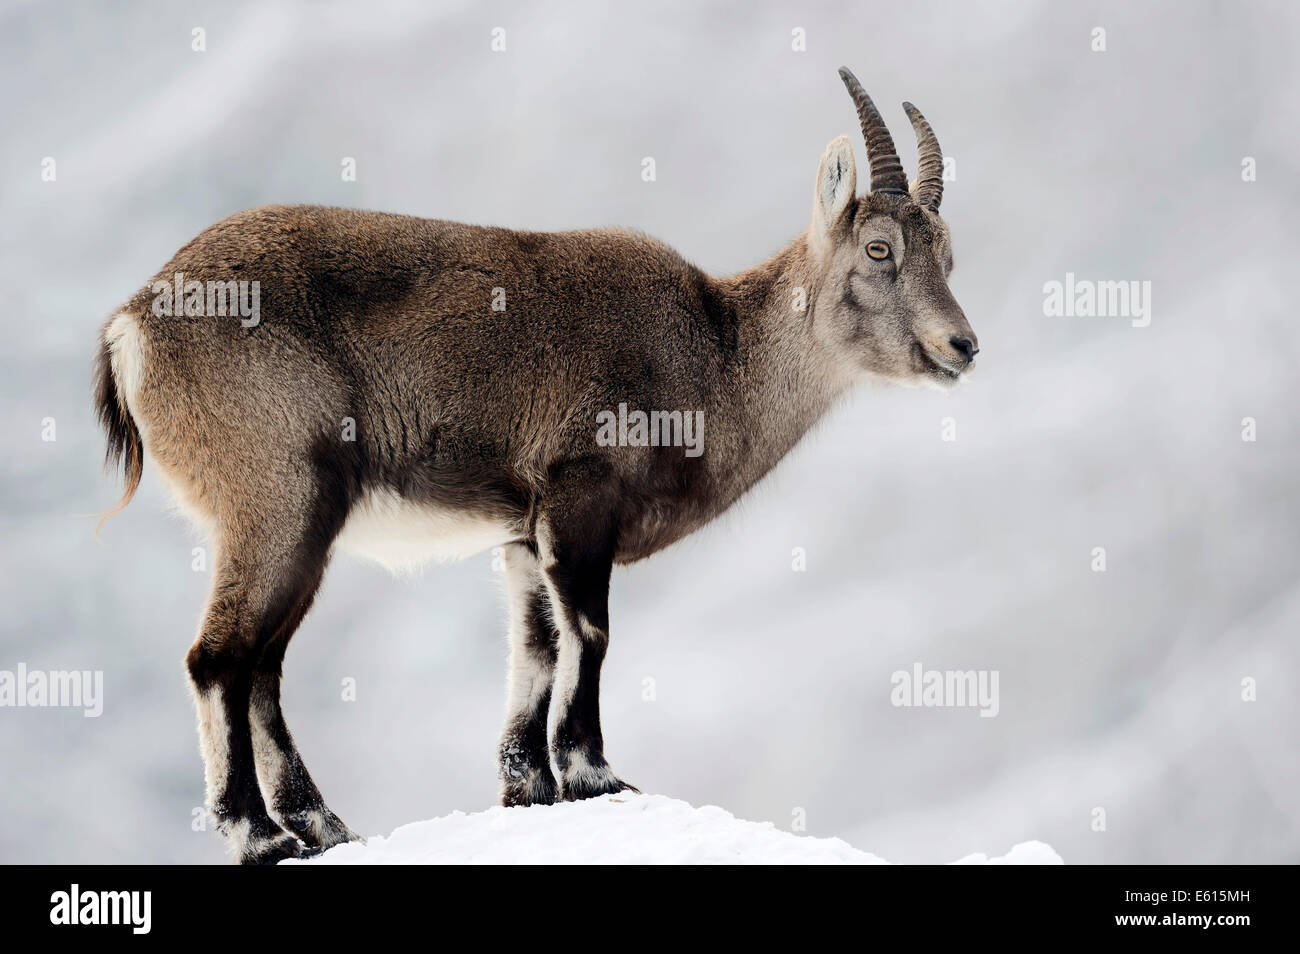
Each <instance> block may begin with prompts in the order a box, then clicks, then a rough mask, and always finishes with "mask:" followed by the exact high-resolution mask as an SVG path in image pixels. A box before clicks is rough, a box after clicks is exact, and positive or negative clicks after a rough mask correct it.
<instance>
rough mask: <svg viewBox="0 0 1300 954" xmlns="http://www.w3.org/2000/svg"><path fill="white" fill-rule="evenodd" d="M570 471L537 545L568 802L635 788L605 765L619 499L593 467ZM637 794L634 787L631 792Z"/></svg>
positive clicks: (555, 732)
mask: <svg viewBox="0 0 1300 954" xmlns="http://www.w3.org/2000/svg"><path fill="white" fill-rule="evenodd" d="M591 470H592V472H588V468H586V467H581V468H570V469H569V470H568V471H567V472H566V474H565V475H564V478H563V479H562V480H558V481H554V482H552V484H551V486H550V487H548V493H547V498H546V503H545V504H544V511H543V513H542V515H541V517H540V519H539V520H538V527H537V548H538V557H539V559H540V561H541V565H542V575H543V578H544V580H545V585H546V593H547V597H548V598H549V601H550V605H551V615H552V617H553V619H554V622H555V628H556V633H557V637H558V638H557V646H556V660H555V678H554V681H553V682H552V687H551V711H550V716H549V719H548V721H547V730H548V731H547V737H548V738H549V740H550V750H551V760H552V762H553V764H554V766H555V772H556V779H557V781H558V782H559V795H560V797H561V798H563V799H565V800H567V801H573V800H576V799H580V798H591V797H593V796H596V795H603V794H606V793H608V792H618V791H623V790H626V789H632V786H630V785H628V784H626V783H625V782H623V781H621V780H620V779H619V778H618V777H617V776H616V775H615V774H614V772H613V771H612V770H611V769H610V767H609V764H608V763H607V762H606V761H605V751H604V741H603V739H602V737H601V732H600V666H601V663H602V662H604V659H605V649H606V647H607V646H608V644H609V608H608V599H609V575H610V570H611V569H612V567H613V564H614V551H615V547H616V545H617V540H618V520H617V516H616V510H615V509H614V508H615V505H616V500H614V499H607V497H608V495H609V493H610V491H611V490H612V488H611V486H610V482H609V480H608V479H607V478H606V477H605V475H604V474H603V473H599V472H595V468H592V469H591ZM633 791H635V789H633Z"/></svg>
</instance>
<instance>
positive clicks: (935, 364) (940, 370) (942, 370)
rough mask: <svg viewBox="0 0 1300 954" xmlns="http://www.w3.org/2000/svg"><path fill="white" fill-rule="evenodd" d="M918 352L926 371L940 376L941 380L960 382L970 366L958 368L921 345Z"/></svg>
mask: <svg viewBox="0 0 1300 954" xmlns="http://www.w3.org/2000/svg"><path fill="white" fill-rule="evenodd" d="M916 350H917V353H918V356H919V357H920V359H921V363H922V366H923V367H924V370H926V371H929V372H930V373H932V374H935V375H938V376H939V377H940V378H943V379H945V380H949V381H956V380H958V379H959V378H960V377H961V374H962V372H963V371H965V370H966V368H967V367H969V365H961V366H958V365H957V364H954V363H953V362H951V361H949V360H948V359H947V358H945V357H943V356H942V355H937V354H935V353H934V352H932V351H931V350H930V349H929V348H926V347H925V346H923V345H921V344H917V346H916Z"/></svg>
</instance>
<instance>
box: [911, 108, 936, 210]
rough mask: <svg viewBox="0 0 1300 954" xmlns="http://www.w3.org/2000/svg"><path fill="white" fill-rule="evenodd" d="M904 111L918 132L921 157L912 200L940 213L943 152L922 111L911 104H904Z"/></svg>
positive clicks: (918, 147)
mask: <svg viewBox="0 0 1300 954" xmlns="http://www.w3.org/2000/svg"><path fill="white" fill-rule="evenodd" d="M903 109H905V110H906V111H907V118H908V119H910V120H911V121H912V128H913V129H915V130H916V151H917V153H918V155H919V156H920V158H919V160H918V163H917V171H916V187H915V188H913V189H912V198H914V199H916V201H917V202H919V203H921V205H923V206H925V207H926V208H927V209H929V210H930V211H931V212H938V211H939V203H940V202H942V201H943V150H942V149H940V148H939V140H938V139H936V138H935V136H934V130H933V129H931V128H930V124H929V123H928V122H926V121H925V117H924V116H922V115H921V111H920V110H919V109H917V108H916V107H915V106H913V105H912V104H911V103H904V104H903Z"/></svg>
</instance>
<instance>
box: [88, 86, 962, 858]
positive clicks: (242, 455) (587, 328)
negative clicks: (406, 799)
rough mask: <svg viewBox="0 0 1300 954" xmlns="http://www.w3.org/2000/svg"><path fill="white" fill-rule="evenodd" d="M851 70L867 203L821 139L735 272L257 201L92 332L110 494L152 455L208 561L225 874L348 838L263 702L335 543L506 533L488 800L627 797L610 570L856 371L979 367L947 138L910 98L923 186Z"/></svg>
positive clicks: (411, 550) (843, 145)
mask: <svg viewBox="0 0 1300 954" xmlns="http://www.w3.org/2000/svg"><path fill="white" fill-rule="evenodd" d="M840 72H841V76H842V77H843V79H844V82H845V84H846V85H847V86H848V88H849V92H850V93H851V94H852V96H853V99H854V102H855V104H856V106H857V111H858V116H859V119H860V121H861V124H862V129H863V133H864V135H865V137H866V142H867V154H868V158H869V161H870V165H871V189H870V193H869V194H867V195H864V196H861V197H859V196H858V195H857V189H856V182H857V173H856V167H855V163H854V159H853V149H852V146H851V145H850V143H849V140H848V139H847V138H846V137H840V138H838V139H836V140H834V141H833V142H831V144H830V145H829V146H828V147H827V149H826V152H825V155H823V157H822V160H821V165H820V168H819V169H818V173H817V181H816V189H815V192H814V202H813V214H812V222H811V225H810V226H809V228H808V229H807V230H806V231H805V232H804V234H802V235H800V236H799V237H798V238H796V239H795V240H794V241H793V242H792V243H791V244H790V245H789V246H788V247H786V248H785V249H784V250H782V251H781V252H779V253H778V254H777V255H775V256H774V257H773V258H771V259H770V260H768V261H767V262H764V263H763V264H761V265H759V266H757V267H755V268H753V269H750V270H748V271H745V272H742V273H741V274H739V275H736V276H733V277H731V278H724V279H718V278H712V277H710V276H708V275H706V274H705V273H703V272H702V271H700V270H699V269H698V268H696V267H695V266H694V265H691V264H690V263H688V262H686V261H684V260H683V259H682V258H681V256H679V255H678V254H676V253H675V252H673V251H672V250H671V249H670V248H668V247H666V246H664V245H662V244H660V243H658V242H656V241H653V240H652V239H649V238H647V237H645V236H642V235H639V234H636V233H633V232H625V231H618V230H595V231H582V232H563V233H535V232H517V231H511V230H507V229H499V228H479V227H473V226H468V225H460V224H456V223H452V222H442V221H431V220H425V219H418V218H411V217H407V216H400V215H385V214H379V213H373V212H357V211H348V210H342V209H327V208H317V207H285V206H270V207H266V208H261V209H255V210H253V211H249V212H242V213H239V214H237V215H234V216H231V217H230V218H228V219H226V220H225V221H223V222H220V223H218V224H217V225H214V226H212V227H211V228H209V229H208V230H207V231H205V232H203V233H202V234H201V235H199V236H198V237H197V238H196V239H194V240H193V241H192V242H190V243H189V244H188V245H186V246H185V247H184V248H182V249H181V250H180V251H179V252H177V253H176V255H175V257H174V258H173V259H172V260H171V262H169V263H168V264H167V265H166V266H165V267H164V268H163V269H162V271H161V272H160V273H159V274H158V276H157V277H156V279H155V280H154V282H152V283H150V285H149V286H147V287H146V288H144V289H142V290H141V291H140V292H139V293H138V294H137V295H136V296H135V297H134V298H132V299H131V301H130V302H128V303H127V304H126V306H125V307H123V308H122V309H121V310H120V312H119V313H118V314H116V315H115V316H114V317H113V318H111V319H110V320H109V322H108V323H107V325H106V326H105V328H104V330H103V335H102V339H101V349H100V354H99V359H98V380H97V384H96V404H97V408H98V411H99V414H100V417H101V420H102V422H103V423H104V425H105V428H106V429H107V431H108V438H109V456H110V460H115V461H120V462H121V463H122V464H123V465H124V468H125V472H126V482H127V489H126V495H125V497H124V499H123V501H122V504H120V505H119V508H120V507H121V506H124V505H125V503H126V502H127V500H129V499H130V496H131V494H132V493H133V492H134V490H135V488H136V486H137V485H138V483H139V480H140V474H141V470H142V466H143V459H144V453H145V452H146V451H147V452H148V454H149V455H150V457H151V458H152V460H153V462H154V465H155V466H156V468H157V470H158V472H159V474H161V475H162V477H163V478H164V481H165V482H166V484H167V485H168V487H169V488H170V489H171V491H172V492H173V494H174V496H175V498H176V500H177V502H178V504H179V505H180V506H181V508H182V509H183V510H184V511H185V512H186V513H187V514H189V515H190V516H192V518H193V519H194V520H195V521H196V522H197V523H198V524H199V526H200V527H201V528H202V529H203V530H204V531H205V532H206V533H207V534H208V535H209V536H210V539H211V542H212V545H213V548H214V551H215V556H214V566H213V587H212V595H211V598H210V600H209V603H208V606H207V609H206V611H205V613H204V615H203V619H202V623H201V626H200V630H199V635H198V639H197V640H196V641H195V643H194V645H193V647H192V648H191V649H190V651H189V655H188V657H187V664H188V667H189V674H190V678H191V681H192V683H193V689H194V694H195V699H196V703H197V707H198V714H199V736H200V742H201V748H202V752H203V758H204V765H205V769H206V777H207V799H208V808H209V809H210V811H211V812H212V813H213V815H214V816H215V818H216V819H217V822H218V826H219V828H220V829H221V831H223V832H224V833H225V834H226V836H227V837H228V838H229V839H230V841H231V844H232V846H233V848H234V851H235V854H236V856H237V858H238V859H239V860H241V861H244V862H274V861H278V860H280V859H283V858H286V857H292V856H297V855H301V854H304V853H307V852H311V851H317V850H322V849H325V848H328V847H330V846H332V845H335V844H337V843H339V842H342V841H346V840H351V839H354V838H355V837H356V836H355V835H354V834H353V833H352V832H351V831H350V830H349V829H348V827H347V826H346V825H344V824H343V822H342V821H340V820H339V818H338V816H337V815H335V814H334V813H333V812H331V811H330V810H329V809H328V808H326V806H325V803H324V801H323V800H322V798H321V795H320V792H319V791H318V790H317V788H316V785H315V784H314V783H313V782H312V779H311V776H310V775H309V774H308V772H307V769H306V767H305V765H304V764H303V761H302V758H301V757H300V756H299V754H298V751H297V749H296V748H295V746H294V743H293V740H292V737H291V736H290V734H289V730H288V728H287V727H286V725H285V721H284V717H283V714H282V712H281V708H280V670H281V662H282V660H283V657H284V652H285V648H286V646H287V645H288V642H289V639H290V638H291V637H292V636H293V633H294V631H295V629H297V627H298V624H299V623H300V622H301V620H302V618H303V616H304V614H305V613H306V612H307V609H308V607H309V605H310V604H311V601H312V598H313V596H314V593H315V591H316V588H317V586H318V584H319V582H320V580H321V577H322V574H323V573H324V571H325V566H326V564H327V562H328V561H329V558H330V555H331V553H332V552H333V550H334V548H335V547H340V548H347V549H353V550H357V551H359V552H362V553H364V554H367V555H370V556H373V557H375V558H377V559H380V560H382V561H384V562H386V563H389V564H394V565H399V566H401V565H410V564H416V563H420V562H422V561H424V560H427V559H430V558H440V557H441V558H451V557H459V556H464V555H466V554H470V553H475V552H478V551H481V550H484V549H487V548H489V547H494V546H501V547H503V548H504V553H505V565H506V589H507V593H508V600H509V607H510V624H509V626H510V646H511V649H510V662H509V675H508V690H507V695H508V701H507V707H508V711H507V719H506V727H505V731H504V734H503V736H502V740H501V745H500V751H499V764H500V776H501V784H502V800H503V802H504V803H505V804H507V805H530V804H538V803H547V802H552V801H555V800H556V799H579V798H588V797H591V796H594V795H599V794H602V793H608V792H615V791H619V790H622V789H626V788H629V787H630V786H627V785H626V784H625V783H624V782H622V781H621V780H620V779H619V778H618V777H617V776H616V775H615V774H614V772H613V771H612V770H611V769H610V767H609V764H608V763H607V762H606V759H605V754H604V750H603V744H602V739H601V729H600V716H599V704H598V684H599V678H600V667H601V662H602V660H603V658H604V655H605V650H606V646H607V644H608V639H609V635H608V634H609V619H608V613H607V594H608V588H609V577H610V569H611V567H612V565H613V564H614V563H622V562H629V561H633V560H638V559H641V558H642V557H645V556H648V555H649V554H651V553H654V552H655V551H657V550H659V549H661V548H663V547H665V546H667V545H668V544H670V543H672V542H673V541H675V540H678V539H680V538H681V537H683V536H685V535H686V534H688V533H691V532H692V531H693V530H695V529H696V528H698V527H700V526H702V525H703V524H705V523H707V522H708V521H709V520H711V519H712V518H713V517H715V516H717V515H718V514H719V513H721V512H722V511H723V510H725V509H726V508H727V507H728V506H729V505H730V504H731V503H732V502H733V501H735V500H736V498H737V497H739V496H740V495H741V494H742V493H744V492H745V491H746V490H747V489H748V488H749V487H750V486H752V485H753V484H754V483H755V482H756V481H758V480H759V479H760V478H761V477H762V476H763V475H764V474H765V473H767V472H768V471H769V470H770V469H771V468H772V467H773V466H774V465H775V464H776V463H777V462H778V461H779V460H780V459H781V458H782V456H783V455H785V454H786V452H787V451H789V450H790V448H791V447H792V446H793V445H794V444H795V443H796V442H797V441H798V440H799V438H800V437H801V436H802V435H803V434H804V432H805V431H806V430H807V429H808V428H809V427H810V426H811V425H812V424H813V422H814V421H816V420H817V418H819V417H820V416H821V415H822V414H823V413H825V411H826V410H827V409H828V408H829V407H830V406H831V404H832V403H833V402H834V401H835V399H836V398H837V397H838V396H839V395H840V394H842V393H843V392H844V391H845V390H847V389H848V388H849V387H850V386H851V385H852V384H853V383H854V382H855V381H858V380H860V379H862V378H864V377H876V378H883V379H888V380H892V381H896V382H901V383H921V382H928V383H932V384H936V385H939V386H949V385H951V384H952V383H953V382H955V381H956V380H958V378H959V377H960V376H961V375H962V373H963V372H964V371H965V370H966V369H967V368H968V367H969V366H970V364H971V362H972V361H973V359H974V356H975V353H976V351H977V345H976V340H975V335H974V333H973V332H972V331H971V329H970V326H969V325H968V324H967V322H966V318H965V316H964V315H963V314H962V311H961V309H960V308H959V307H958V306H957V303H956V302H955V301H954V300H953V297H952V295H951V294H950V293H949V291H948V285H947V279H948V274H949V272H950V270H951V268H952V255H951V251H950V245H949V240H948V231H947V228H946V226H945V225H944V224H943V222H942V220H941V219H940V218H939V216H938V214H937V212H938V208H939V201H940V198H941V195H942V190H943V167H942V157H941V155H940V152H939V147H938V144H937V142H936V141H935V138H934V134H933V133H932V132H931V130H930V127H929V125H928V124H927V123H926V122H925V120H924V119H923V118H921V116H920V114H919V113H917V112H916V111H915V109H913V108H912V107H911V106H910V105H906V104H905V106H906V109H907V111H908V114H909V116H910V117H911V120H912V123H913V126H914V127H915V129H916V133H917V139H918V142H919V145H920V168H919V175H918V177H917V180H916V182H915V183H914V185H912V187H911V188H910V189H909V186H908V183H907V180H906V177H905V176H904V174H903V170H902V165H901V164H900V162H899V160H898V157H897V155H896V151H895V148H894V144H893V141H892V139H891V137H890V134H889V131H888V130H887V129H886V127H885V125H884V123H883V121H882V120H881V118H880V115H879V113H878V112H877V111H876V108H875V106H874V105H873V104H872V102H871V100H870V99H869V98H868V97H867V95H866V93H865V92H864V91H863V90H862V88H861V87H860V86H859V85H858V83H857V80H856V79H854V77H853V76H852V74H851V73H849V72H848V71H847V70H841V71H840ZM238 282H245V283H251V282H255V283H256V285H255V286H254V287H255V289H256V297H255V298H254V299H253V300H254V301H255V303H256V306H257V307H256V315H255V316H254V317H253V318H249V317H248V314H247V311H246V310H240V309H236V308H235V306H234V304H233V303H231V302H230V301H228V300H225V299H223V300H221V301H220V302H219V303H218V307H217V309H216V310H217V314H215V315H214V314H211V313H210V310H211V307H212V305H213V301H212V295H211V289H212V288H214V287H215V288H216V289H217V290H218V292H219V293H220V294H219V296H218V297H219V298H220V297H222V296H224V295H225V292H226V291H229V292H231V295H232V296H233V297H235V298H238V296H239V289H240V286H238V285H237V284H235V285H232V284H229V283H238ZM243 291H244V292H245V293H246V292H247V287H246V286H245V288H244V289H243ZM248 297H249V296H247V294H245V297H244V298H243V299H241V301H242V303H243V304H245V305H246V304H248ZM227 304H230V308H229V309H227V308H226V307H224V306H225V305H227ZM647 412H650V413H651V414H652V416H648V415H647ZM683 438H688V440H684V439H683ZM264 794H265V797H264Z"/></svg>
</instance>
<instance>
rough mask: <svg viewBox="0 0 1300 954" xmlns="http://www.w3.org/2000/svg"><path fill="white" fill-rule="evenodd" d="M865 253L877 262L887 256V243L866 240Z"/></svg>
mask: <svg viewBox="0 0 1300 954" xmlns="http://www.w3.org/2000/svg"><path fill="white" fill-rule="evenodd" d="M867 254H868V255H870V256H871V257H872V258H874V259H875V260H876V261H878V262H883V261H884V260H885V259H887V258H889V245H888V243H886V242H868V243H867Z"/></svg>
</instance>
